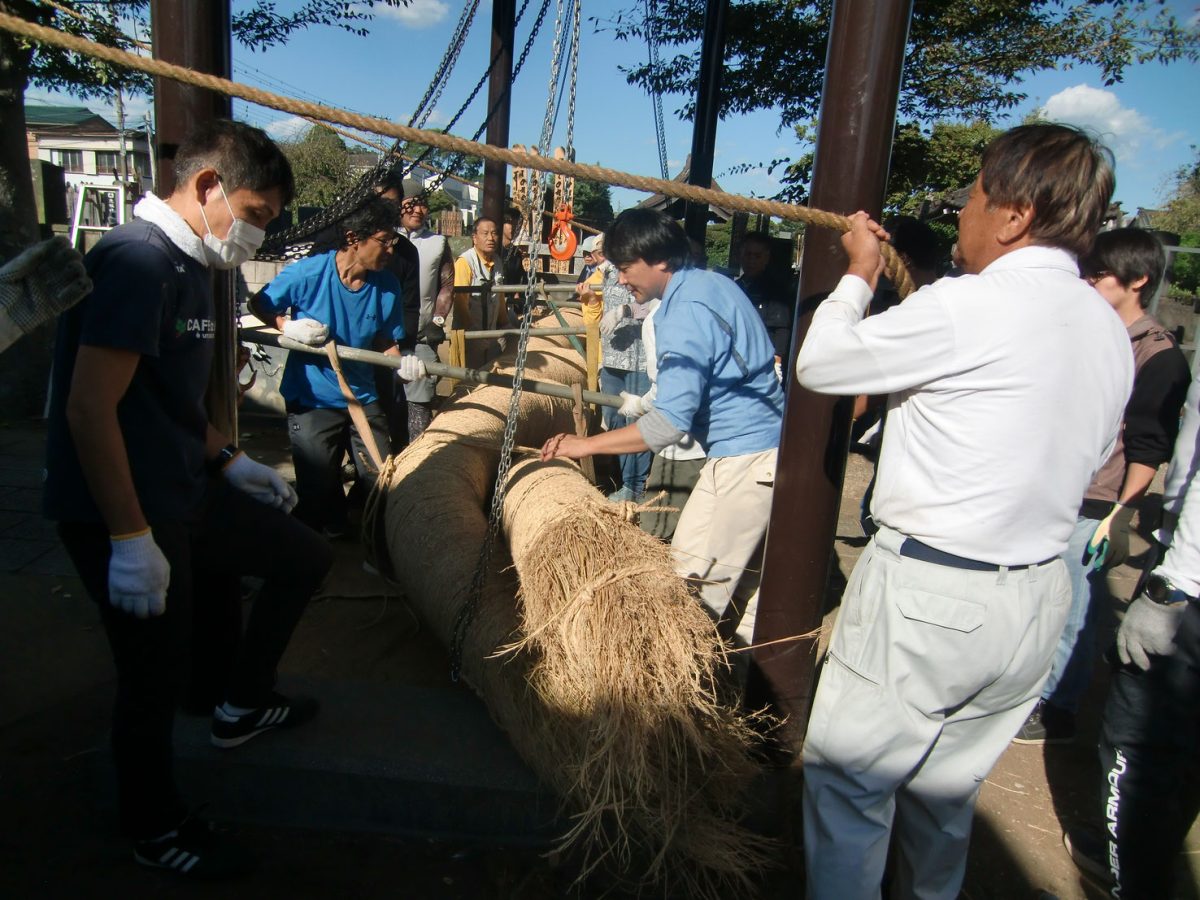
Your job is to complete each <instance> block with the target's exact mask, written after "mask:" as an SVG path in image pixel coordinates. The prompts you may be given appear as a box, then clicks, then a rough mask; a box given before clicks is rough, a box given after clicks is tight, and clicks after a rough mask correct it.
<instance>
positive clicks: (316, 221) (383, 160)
mask: <svg viewBox="0 0 1200 900" xmlns="http://www.w3.org/2000/svg"><path fill="white" fill-rule="evenodd" d="M528 5H529V0H524V3H523V4H522V5H521V9H520V10H519V11H518V12H517V15H516V18H515V19H514V23H513V24H514V27H515V26H516V23H517V22H519V21H520V20H521V17H522V16H523V15H524V14H525V9H526V7H527V6H528ZM549 5H550V0H543V3H542V10H541V13H540V14H539V16H538V19H537V21H536V22H535V23H534V27H533V30H532V31H531V32H530V35H529V39H528V40H527V41H526V43H525V48H524V50H523V52H522V54H521V59H520V62H519V63H518V67H517V68H516V69H515V70H514V71H513V79H514V80H515V79H516V76H517V72H519V71H520V66H521V65H523V64H524V62H525V58H526V57H527V56H528V55H529V50H530V48H531V47H532V45H533V40H534V38H535V37H536V36H537V33H538V31H539V30H540V29H541V27H542V21H543V20H544V19H545V15H546V9H547V8H548V7H549ZM489 69H490V66H489ZM486 83H487V72H486V71H485V72H484V74H483V77H482V78H480V79H479V81H478V82H477V83H476V85H475V89H474V90H473V91H471V95H470V96H469V97H468V98H467V100H466V102H465V103H463V105H462V106H460V107H459V109H458V112H456V113H455V114H454V118H452V119H451V120H450V122H449V123H448V124H447V125H446V127H445V129H444V130H445V131H449V130H450V129H451V128H453V127H454V126H455V125H456V124H457V123H458V120H459V119H460V118H462V116H463V114H464V113H466V111H467V107H469V106H470V105H471V103H472V102H473V101H474V100H475V98H476V96H478V94H479V91H480V90H481V89H482V88H483V85H484V84H486ZM510 89H511V88H510ZM484 127H486V122H485V125H484V126H481V127H480V129H479V130H478V131H477V132H475V135H474V136H473V137H472V138H471V140H478V138H479V135H480V134H482V133H483V128H484ZM402 143H403V141H399V140H397V141H396V142H395V143H393V144H392V147H391V149H390V150H389V151H388V152H387V153H385V154H384V155H383V156H382V157H380V159H379V162H378V163H376V164H375V167H374V168H373V169H371V171H369V172H366V173H365V174H364V175H363V176H362V177H361V178H360V179H359V180H358V183H357V184H355V185H354V187H352V188H351V189H350V190H349V191H348V192H347V193H345V194H343V195H342V196H341V197H338V198H337V199H336V200H334V201H333V203H331V204H330V205H329V206H327V207H326V208H325V209H323V210H321V211H320V212H319V213H317V214H316V215H315V216H312V217H310V218H308V219H305V220H304V221H303V222H300V223H298V224H296V225H293V226H292V227H291V228H287V229H285V230H283V231H281V232H279V233H278V234H273V235H271V236H270V237H268V238H267V240H266V241H265V242H264V243H263V245H262V247H261V248H259V251H258V253H257V254H256V255H255V259H267V260H277V259H290V258H295V257H299V256H303V255H304V254H305V253H306V252H307V250H308V247H309V246H311V240H309V241H308V243H307V244H306V245H302V242H305V241H306V240H307V239H310V238H311V237H312V236H313V235H315V234H316V233H317V232H318V231H320V230H321V229H323V228H327V227H329V226H330V225H332V224H334V223H335V222H340V221H341V220H342V219H344V218H346V216H348V215H350V214H351V213H352V212H354V211H355V210H356V209H358V208H359V206H361V205H362V202H363V201H364V200H365V199H366V198H367V197H368V196H369V195H370V193H371V190H372V189H373V188H374V187H375V185H377V184H379V182H380V181H382V180H383V178H384V176H385V175H386V174H387V173H388V172H390V171H391V170H392V169H393V168H394V167H395V166H397V165H401V164H403V165H404V168H403V169H401V171H402V173H403V174H404V175H405V176H407V175H408V174H409V173H410V172H412V171H413V169H415V168H416V167H417V165H418V164H420V163H423V162H425V160H426V158H428V157H429V155H430V154H431V153H433V149H434V148H432V147H426V148H425V150H424V152H422V153H421V154H420V155H419V156H418V157H417V158H416V159H415V160H413V161H412V162H408V163H403V162H402V161H401V160H400V159H399V157H398V156H396V154H397V153H398V152H399V150H400V146H401V144H402ZM462 159H463V155H462V154H458V155H456V156H455V157H453V158H452V159H451V161H450V162H451V163H452V164H453V165H452V166H447V170H448V171H454V170H455V169H456V168H457V166H458V165H459V164H461V161H462ZM441 184H442V182H441V180H437V181H436V182H435V186H434V188H433V190H437V188H439V187H441Z"/></svg>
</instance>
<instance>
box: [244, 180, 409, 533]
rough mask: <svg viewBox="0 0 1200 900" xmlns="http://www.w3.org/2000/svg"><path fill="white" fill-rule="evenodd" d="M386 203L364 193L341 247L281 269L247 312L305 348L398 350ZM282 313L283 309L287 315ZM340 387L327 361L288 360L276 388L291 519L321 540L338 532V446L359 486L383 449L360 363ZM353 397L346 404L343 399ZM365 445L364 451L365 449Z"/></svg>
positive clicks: (400, 332)
mask: <svg viewBox="0 0 1200 900" xmlns="http://www.w3.org/2000/svg"><path fill="white" fill-rule="evenodd" d="M399 217H400V213H399V210H398V209H397V208H396V206H395V204H393V203H388V202H387V201H385V200H382V199H380V198H378V197H371V198H369V199H368V200H366V201H365V202H364V203H363V205H362V206H361V207H359V208H358V209H357V210H355V211H354V212H353V213H351V214H350V215H349V216H347V217H346V218H345V219H344V220H343V221H342V222H341V224H340V228H341V232H342V240H341V247H340V249H338V250H331V251H329V252H327V253H323V254H321V255H319V256H310V257H307V258H305V259H302V260H300V261H299V262H295V263H293V264H292V265H290V266H288V267H287V268H286V269H284V270H283V271H282V272H280V273H279V275H278V276H276V277H275V280H274V281H272V282H271V283H270V284H268V285H267V286H266V287H265V288H263V289H262V290H261V291H259V293H258V294H256V295H255V296H254V298H253V300H252V301H251V308H252V309H253V310H254V312H255V314H256V315H257V316H258V317H259V318H260V319H262V320H263V322H264V323H266V324H267V325H268V326H271V327H273V328H278V329H279V330H280V331H281V332H283V334H284V335H285V336H287V337H290V338H292V339H293V340H298V341H300V342H301V343H304V344H308V345H309V346H313V347H320V346H324V345H325V344H327V343H328V342H329V341H331V340H332V341H333V342H334V343H336V344H338V345H341V346H347V347H356V348H359V349H364V350H376V351H380V352H383V353H387V354H390V355H393V356H399V355H400V348H399V346H398V342H399V341H401V340H403V338H404V307H403V302H402V301H403V298H402V297H401V288H400V283H399V282H398V281H397V280H396V276H395V275H393V274H392V273H391V272H388V271H386V268H387V265H388V262H389V261H390V260H391V255H392V251H393V249H394V248H395V246H396V242H397V241H398V240H400V236H399V235H398V234H396V231H395V229H396V224H397V222H398V221H399ZM289 311H290V313H291V315H290V316H289V315H287V314H288V312H289ZM403 362H404V363H405V365H406V368H405V369H403V370H402V371H400V372H399V373H398V374H399V375H400V376H402V378H403V380H404V381H412V380H414V379H417V378H424V377H425V370H424V364H423V363H421V362H420V360H419V359H417V358H416V357H415V356H405V357H404V358H403ZM340 366H341V369H342V373H343V375H344V378H345V382H346V386H345V388H343V386H342V384H341V383H340V381H339V378H338V374H337V371H336V370H335V369H334V368H333V365H332V363H331V362H330V360H328V359H322V358H321V357H319V356H314V355H311V354H307V353H305V354H301V353H293V354H291V355H289V356H288V361H287V365H286V366H285V367H284V371H283V381H282V383H281V384H280V388H279V390H280V393H281V394H282V395H283V399H284V400H285V401H286V403H287V411H288V432H289V434H290V435H291V439H292V457H293V460H294V462H295V465H296V490H297V493H298V494H299V495H300V505H299V507H298V509H297V510H296V515H297V516H299V517H300V519H301V521H303V522H305V523H307V524H308V525H310V526H312V527H313V528H316V529H324V530H325V532H326V534H328V535H331V536H336V535H341V534H343V533H345V531H346V528H347V523H346V511H345V505H346V504H345V495H344V494H343V493H342V476H341V464H342V456H343V454H344V452H345V448H346V446H347V444H348V445H349V447H350V455H351V457H352V458H353V460H354V465H355V468H356V469H357V471H358V479H359V484H360V485H363V486H364V487H369V486H370V485H371V484H373V483H374V480H375V476H376V475H377V474H378V473H377V470H376V465H375V463H374V459H375V457H376V456H378V457H380V458H382V457H383V456H386V455H387V448H388V446H389V441H388V426H387V418H386V416H385V414H384V411H383V407H382V406H381V405H380V403H379V396H378V393H377V390H378V389H377V387H376V381H375V374H374V372H373V367H372V366H371V365H370V364H369V363H362V362H351V361H349V360H346V361H343V362H341V363H340ZM347 391H349V393H350V394H352V395H353V400H351V399H350V398H349V397H348V396H347ZM352 402H353V403H357V404H358V405H360V406H361V407H362V410H363V414H364V418H365V420H366V422H367V425H368V428H369V432H368V433H367V434H360V433H359V429H358V428H356V427H354V425H353V422H352V420H351V415H350V404H351V403H352ZM368 442H373V443H374V448H371V447H369V446H368Z"/></svg>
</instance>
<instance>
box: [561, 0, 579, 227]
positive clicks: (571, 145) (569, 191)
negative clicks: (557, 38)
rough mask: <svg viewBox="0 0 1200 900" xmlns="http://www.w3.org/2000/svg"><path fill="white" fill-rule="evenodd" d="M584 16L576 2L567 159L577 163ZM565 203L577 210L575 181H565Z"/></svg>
mask: <svg viewBox="0 0 1200 900" xmlns="http://www.w3.org/2000/svg"><path fill="white" fill-rule="evenodd" d="M582 15H583V4H582V0H575V27H574V28H573V29H572V32H571V79H570V86H569V87H568V88H567V159H569V160H571V162H574V161H575V86H576V84H577V83H578V75H579V20H580V18H581V16H582ZM563 201H564V202H565V203H566V205H567V207H568V208H569V209H571V210H574V209H575V179H574V178H568V179H566V181H565V191H564V196H563Z"/></svg>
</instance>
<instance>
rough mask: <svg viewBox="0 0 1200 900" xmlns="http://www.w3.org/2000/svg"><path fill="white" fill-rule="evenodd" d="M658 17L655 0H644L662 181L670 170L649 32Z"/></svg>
mask: <svg viewBox="0 0 1200 900" xmlns="http://www.w3.org/2000/svg"><path fill="white" fill-rule="evenodd" d="M657 17H658V3H657V0H646V47H647V50H648V52H649V56H650V78H651V87H650V100H651V106H652V107H653V109H654V134H655V137H656V138H657V139H658V171H659V173H660V174H661V175H662V180H663V181H668V180H670V178H671V170H670V167H669V164H668V163H667V133H666V127H665V125H664V121H663V108H662V92H661V91H659V90H658V88H656V87H654V82H653V79H654V77H655V75H656V74H657V72H658V43H657V42H656V41H655V40H654V35H653V34H651V28H653V27H654V22H655V20H656V19H657Z"/></svg>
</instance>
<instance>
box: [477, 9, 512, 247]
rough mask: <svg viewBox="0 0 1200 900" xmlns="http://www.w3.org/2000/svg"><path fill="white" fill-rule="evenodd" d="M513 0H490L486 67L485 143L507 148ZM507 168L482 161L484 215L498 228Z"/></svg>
mask: <svg viewBox="0 0 1200 900" xmlns="http://www.w3.org/2000/svg"><path fill="white" fill-rule="evenodd" d="M515 20H516V0H492V66H491V68H490V69H489V70H488V118H487V143H489V144H491V145H492V146H493V147H505V148H507V147H508V120H509V109H510V106H511V103H512V93H511V91H512V54H513V31H514V29H515V27H516V24H515ZM507 175H508V167H507V166H506V165H505V164H504V163H502V162H494V161H492V160H490V159H489V160H487V161H485V162H484V164H483V214H484V215H485V216H487V217H488V218H489V219H492V220H494V221H495V223H496V227H497V228H499V227H500V224H501V223H502V222H503V221H504V189H505V186H506V184H507Z"/></svg>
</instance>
